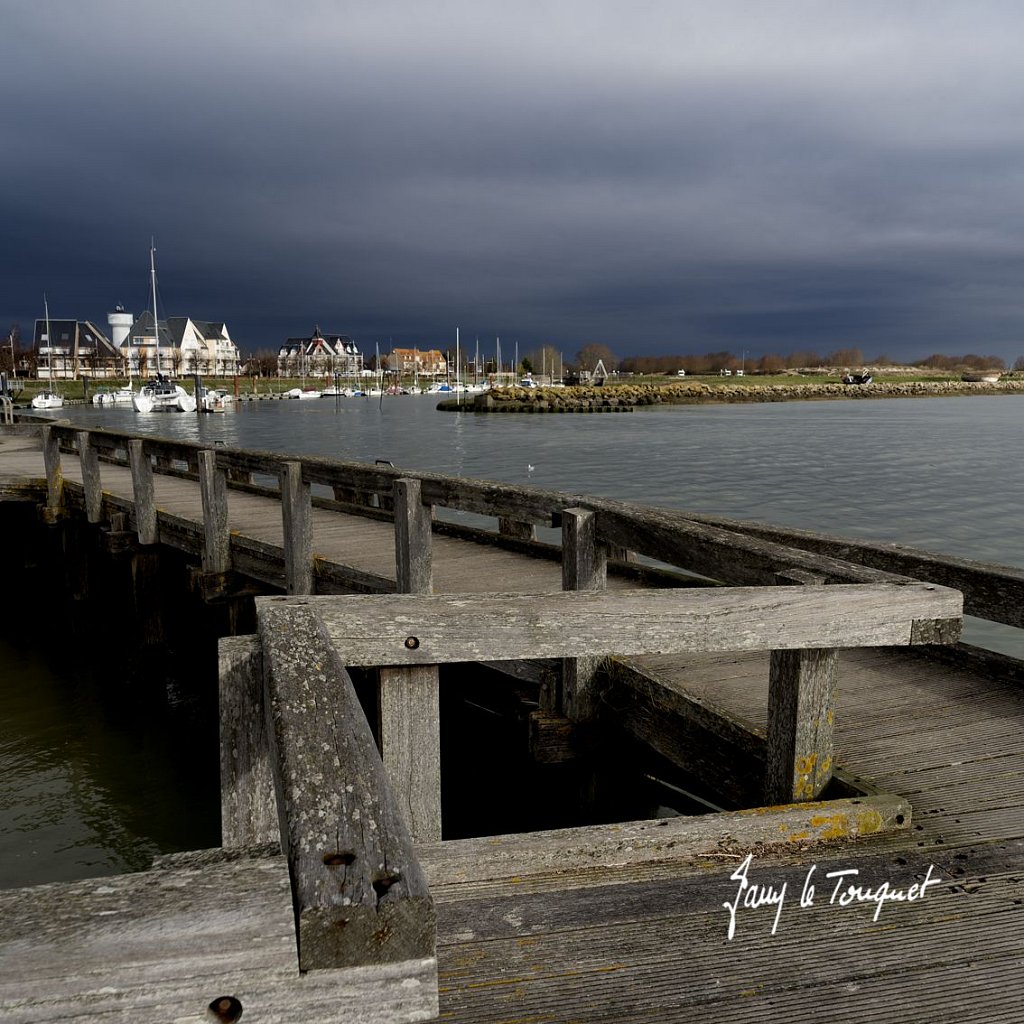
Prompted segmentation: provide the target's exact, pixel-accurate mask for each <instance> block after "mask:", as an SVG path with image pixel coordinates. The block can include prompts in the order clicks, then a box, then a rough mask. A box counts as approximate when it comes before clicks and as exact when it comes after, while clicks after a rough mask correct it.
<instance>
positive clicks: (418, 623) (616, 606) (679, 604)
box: [308, 584, 961, 665]
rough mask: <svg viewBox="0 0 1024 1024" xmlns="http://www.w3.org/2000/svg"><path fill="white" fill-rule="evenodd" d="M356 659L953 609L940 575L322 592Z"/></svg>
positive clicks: (905, 630) (702, 640)
mask: <svg viewBox="0 0 1024 1024" xmlns="http://www.w3.org/2000/svg"><path fill="white" fill-rule="evenodd" d="M308 605H309V607H311V608H315V609H316V610H317V611H318V612H319V613H320V614H321V615H322V616H323V620H324V623H325V626H326V628H327V631H328V634H329V635H330V637H331V639H332V641H333V642H334V643H335V644H336V645H337V646H338V647H339V649H340V650H342V651H343V659H344V660H345V662H346V663H347V664H351V665H415V664H440V663H445V662H453V661H501V660H504V659H507V658H518V657H522V655H523V654H524V653H526V652H529V653H530V654H531V655H532V656H533V657H537V658H547V657H566V656H568V657H579V656H582V655H593V654H595V652H598V653H604V654H622V655H629V654H672V653H680V652H685V651H753V650H769V649H779V650H788V649H796V648H801V647H877V646H894V645H905V644H909V643H910V642H911V632H912V626H913V623H914V621H916V620H917V619H919V618H942V619H945V618H949V619H954V618H956V617H957V615H958V614H959V609H960V607H961V599H960V595H959V594H958V593H957V592H956V591H952V590H946V589H945V588H942V587H935V586H933V585H931V584H909V585H905V586H903V585H900V586H893V585H890V584H871V585H860V586H857V585H851V586H847V585H836V586H829V587H736V588H729V589H714V590H699V591H688V590H676V591H622V590H620V591H614V592H610V593H609V592H606V593H599V592H590V593H588V592H576V593H559V594H533V595H516V594H498V595H493V594H491V595H449V596H438V595H434V596H429V597H415V598H413V597H408V596H403V595H395V596H370V597H363V598H359V599H358V600H352V599H345V598H311V599H309V601H308Z"/></svg>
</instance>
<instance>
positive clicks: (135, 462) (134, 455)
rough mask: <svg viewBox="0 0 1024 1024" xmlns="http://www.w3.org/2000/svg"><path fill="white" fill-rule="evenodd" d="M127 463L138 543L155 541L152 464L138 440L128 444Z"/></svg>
mask: <svg viewBox="0 0 1024 1024" xmlns="http://www.w3.org/2000/svg"><path fill="white" fill-rule="evenodd" d="M128 462H129V464H130V465H131V469H132V494H133V495H134V498H135V522H136V523H137V525H138V532H139V543H140V544H155V543H156V541H157V528H156V502H155V499H154V497H153V464H152V462H150V459H149V456H148V455H147V454H146V452H145V448H144V442H143V441H141V440H139V439H138V438H136V439H134V440H131V441H129V442H128Z"/></svg>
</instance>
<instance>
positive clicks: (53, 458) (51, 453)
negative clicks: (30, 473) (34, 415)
mask: <svg viewBox="0 0 1024 1024" xmlns="http://www.w3.org/2000/svg"><path fill="white" fill-rule="evenodd" d="M43 465H44V466H45V467H46V507H47V508H48V509H53V510H56V509H59V508H61V507H62V506H63V504H64V471H63V469H62V468H61V464H60V441H59V440H58V438H57V435H56V434H55V433H54V430H53V427H51V426H45V427H43Z"/></svg>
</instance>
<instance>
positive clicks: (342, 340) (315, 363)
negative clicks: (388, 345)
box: [277, 327, 363, 377]
mask: <svg viewBox="0 0 1024 1024" xmlns="http://www.w3.org/2000/svg"><path fill="white" fill-rule="evenodd" d="M362 369H363V356H362V353H361V352H360V351H359V349H358V348H357V347H356V343H355V342H354V341H353V340H352V339H351V338H350V337H348V336H347V335H345V334H322V333H321V331H320V328H319V327H314V328H313V333H312V334H311V335H310V336H309V337H308V338H289V339H288V340H287V341H286V342H285V343H284V344H283V345H282V346H281V349H280V351H279V352H278V353H277V375H278V376H279V377H297V376H300V375H301V374H306V373H308V374H310V375H311V376H314V377H316V376H321V375H326V374H335V373H340V374H342V375H343V376H346V377H350V376H351V377H354V376H356V375H357V374H359V373H360V372H361V371H362Z"/></svg>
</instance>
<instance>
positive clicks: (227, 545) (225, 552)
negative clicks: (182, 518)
mask: <svg viewBox="0 0 1024 1024" xmlns="http://www.w3.org/2000/svg"><path fill="white" fill-rule="evenodd" d="M198 471H199V492H200V496H201V499H202V505H203V572H205V573H225V572H227V571H228V570H229V569H230V568H231V534H230V533H229V532H228V484H227V476H226V474H225V472H224V470H222V469H218V468H217V456H216V455H215V454H214V453H213V452H212V451H202V452H200V453H199V456H198Z"/></svg>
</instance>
